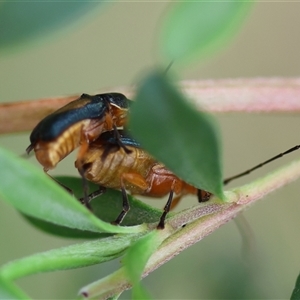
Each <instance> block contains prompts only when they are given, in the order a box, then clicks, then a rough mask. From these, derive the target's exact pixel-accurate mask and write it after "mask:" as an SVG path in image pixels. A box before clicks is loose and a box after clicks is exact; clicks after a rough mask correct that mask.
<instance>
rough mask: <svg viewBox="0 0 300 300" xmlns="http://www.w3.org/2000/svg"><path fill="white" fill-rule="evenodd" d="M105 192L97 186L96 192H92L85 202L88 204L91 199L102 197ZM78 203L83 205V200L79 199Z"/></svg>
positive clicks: (104, 189)
mask: <svg viewBox="0 0 300 300" xmlns="http://www.w3.org/2000/svg"><path fill="white" fill-rule="evenodd" d="M105 192H106V188H105V187H103V186H100V185H99V188H98V190H96V191H95V192H92V193H91V194H89V195H88V196H87V198H86V200H87V201H88V203H90V202H91V201H92V200H93V199H95V198H97V197H99V196H101V195H103V194H104V193H105ZM79 201H80V202H81V203H82V204H84V205H85V198H84V197H82V198H80V199H79Z"/></svg>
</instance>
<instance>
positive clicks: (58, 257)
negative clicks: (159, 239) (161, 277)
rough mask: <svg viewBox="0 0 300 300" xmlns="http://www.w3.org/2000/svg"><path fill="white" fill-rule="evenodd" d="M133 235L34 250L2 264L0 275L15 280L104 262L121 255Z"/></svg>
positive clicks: (132, 238) (134, 237)
mask: <svg viewBox="0 0 300 300" xmlns="http://www.w3.org/2000/svg"><path fill="white" fill-rule="evenodd" d="M136 238H137V237H136V235H129V234H128V235H121V236H118V237H108V238H106V239H102V240H99V241H92V242H85V243H82V244H76V245H71V246H68V247H64V248H59V249H54V250H50V251H47V252H43V253H38V254H34V255H32V256H28V257H25V258H22V259H18V260H16V261H13V262H10V263H8V264H6V265H4V266H3V267H2V268H1V269H0V276H2V277H3V278H5V279H6V280H14V279H17V278H20V277H24V276H27V275H30V274H36V273H40V272H49V271H57V270H65V269H74V268H79V267H85V266H89V265H94V264H99V263H103V262H106V261H109V260H112V259H115V258H117V257H119V256H121V255H122V254H123V253H124V250H125V249H126V248H128V247H129V246H130V244H131V243H132V241H133V240H134V239H136Z"/></svg>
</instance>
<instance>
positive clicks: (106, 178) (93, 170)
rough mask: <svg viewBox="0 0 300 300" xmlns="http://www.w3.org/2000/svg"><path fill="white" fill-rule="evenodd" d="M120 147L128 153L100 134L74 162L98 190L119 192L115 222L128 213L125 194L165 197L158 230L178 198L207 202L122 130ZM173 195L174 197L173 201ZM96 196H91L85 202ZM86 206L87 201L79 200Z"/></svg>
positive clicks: (112, 136) (202, 193)
mask: <svg viewBox="0 0 300 300" xmlns="http://www.w3.org/2000/svg"><path fill="white" fill-rule="evenodd" d="M118 133H119V134H118V136H119V138H120V140H121V142H122V144H123V145H125V146H126V148H128V149H129V150H130V152H129V153H126V151H124V148H122V147H120V145H119V142H118V140H117V139H116V136H115V134H114V133H113V132H112V131H108V132H104V133H102V134H101V135H100V137H99V138H98V139H97V140H96V141H94V142H93V143H91V144H90V145H89V147H88V149H87V151H86V152H85V153H84V155H83V156H82V157H81V160H80V161H78V160H77V161H76V162H75V166H76V168H78V170H79V173H80V174H81V175H82V176H83V177H84V178H85V179H87V180H89V181H91V182H93V183H96V184H98V185H99V186H100V187H101V188H100V190H99V194H101V193H103V188H112V189H120V190H121V191H122V198H123V210H122V212H121V213H120V214H119V216H118V217H117V218H116V220H115V222H114V223H115V224H120V223H121V222H122V220H123V219H124V217H125V215H126V214H127V212H128V211H129V208H130V207H129V202H128V197H127V194H126V191H129V192H130V193H131V194H135V195H145V196H149V197H155V198H159V197H163V196H166V195H169V198H168V201H167V204H166V205H165V207H164V213H163V214H162V216H161V218H160V221H159V224H158V228H164V223H165V218H166V215H167V213H168V212H169V210H170V209H171V208H172V207H174V206H175V205H176V204H177V203H178V202H179V200H180V199H181V198H182V196H184V195H186V194H195V195H197V197H198V200H199V202H204V201H207V200H209V198H210V196H211V194H210V193H208V192H206V191H203V190H200V189H198V188H196V187H194V186H192V185H190V184H188V183H186V182H185V181H183V180H182V179H180V178H178V177H177V176H176V175H175V174H174V173H172V172H171V171H170V170H168V169H167V168H166V167H165V166H164V165H163V164H161V163H160V162H158V161H157V160H156V159H155V158H153V157H152V156H150V155H149V154H148V153H147V152H146V151H144V150H143V149H142V148H141V147H140V144H139V143H138V142H137V141H136V140H134V139H132V138H131V137H130V136H128V134H126V133H125V132H124V131H123V130H119V131H118ZM174 193H175V194H176V195H177V196H176V197H175V198H174V199H173V195H174ZM96 196H97V193H93V194H92V196H91V197H88V201H90V200H92V199H93V198H94V197H96ZM82 202H85V203H87V201H86V200H85V201H82Z"/></svg>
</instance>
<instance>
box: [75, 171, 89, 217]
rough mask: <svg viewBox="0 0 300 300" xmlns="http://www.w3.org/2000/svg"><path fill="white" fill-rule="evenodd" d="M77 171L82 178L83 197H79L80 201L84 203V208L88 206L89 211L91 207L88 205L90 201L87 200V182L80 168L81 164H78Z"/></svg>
mask: <svg viewBox="0 0 300 300" xmlns="http://www.w3.org/2000/svg"><path fill="white" fill-rule="evenodd" d="M78 171H79V173H80V175H81V178H82V186H83V198H81V199H80V202H81V203H82V204H83V205H85V207H86V208H88V209H89V210H90V211H92V207H91V205H90V201H89V184H88V181H87V179H86V178H85V176H84V170H83V168H82V166H80V168H78Z"/></svg>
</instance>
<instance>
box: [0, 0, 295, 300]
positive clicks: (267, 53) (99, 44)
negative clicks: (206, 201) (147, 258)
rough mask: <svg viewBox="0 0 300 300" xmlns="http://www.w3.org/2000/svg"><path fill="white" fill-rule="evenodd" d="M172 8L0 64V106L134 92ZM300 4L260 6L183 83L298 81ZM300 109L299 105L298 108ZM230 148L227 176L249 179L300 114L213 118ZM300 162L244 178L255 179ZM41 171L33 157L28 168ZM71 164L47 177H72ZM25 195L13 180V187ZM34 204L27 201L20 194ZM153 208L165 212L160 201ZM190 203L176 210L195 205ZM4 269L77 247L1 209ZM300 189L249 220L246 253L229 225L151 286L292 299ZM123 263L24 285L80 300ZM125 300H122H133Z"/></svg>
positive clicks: (120, 12)
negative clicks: (114, 90)
mask: <svg viewBox="0 0 300 300" xmlns="http://www.w3.org/2000/svg"><path fill="white" fill-rule="evenodd" d="M169 5H170V4H168V3H154V2H153V3H135V2H133V3H128V2H126V3H125V2H123V3H122V2H119V3H117V2H114V3H112V4H110V5H106V6H103V7H101V6H100V7H99V9H98V10H94V11H93V12H92V13H91V14H89V15H88V16H86V17H85V18H83V20H81V22H79V23H78V24H77V25H75V26H74V28H73V30H70V29H68V30H67V31H65V32H64V33H63V34H59V35H58V37H50V38H49V39H44V40H43V41H42V42H39V43H37V44H36V45H33V46H32V47H26V48H24V49H22V50H21V51H19V52H16V53H14V54H11V55H7V54H5V55H4V54H1V56H0V101H1V102H10V101H18V100H27V99H39V98H43V97H49V96H60V95H69V94H81V93H83V92H86V93H90V94H92V93H94V92H96V91H98V90H101V89H104V88H108V87H116V86H124V85H125V86H126V85H132V84H134V83H135V82H136V81H137V80H138V79H139V78H140V76H141V75H142V74H143V73H144V72H146V71H147V70H148V69H149V68H152V67H154V66H156V65H158V64H159V59H158V56H157V53H156V43H157V39H156V38H157V33H158V31H159V26H160V20H161V18H162V17H163V15H164V13H165V12H166V10H167V9H168V6H169ZM299 28H300V3H287V2H282V3H275V2H272V3H271V2H264V3H258V4H256V5H255V6H254V8H253V10H252V13H251V15H250V17H249V18H248V19H247V22H246V23H245V25H244V27H243V28H242V30H241V31H240V33H239V35H238V36H237V37H236V38H235V39H234V40H233V42H232V43H230V44H229V45H227V47H225V48H224V49H223V50H222V51H220V52H218V53H216V54H215V55H214V56H212V57H210V58H208V59H207V60H206V61H202V62H201V63H199V64H194V65H193V66H192V67H191V68H190V69H188V70H187V71H185V72H184V73H182V74H180V75H181V76H182V79H210V78H238V77H239V78H240V77H274V76H283V77H292V76H299V70H300V60H299V53H300V38H299ZM299 101H300V99H299ZM217 118H218V120H219V122H220V125H221V129H222V134H223V145H224V168H225V172H224V174H225V175H226V176H229V175H233V174H235V173H237V172H240V171H243V170H245V169H247V168H249V167H251V166H253V165H255V164H257V163H259V162H261V161H263V160H265V159H267V158H269V157H271V156H273V155H275V154H277V153H279V152H282V151H284V150H286V149H288V148H290V147H292V146H294V145H296V144H298V143H300V141H299V135H298V132H297V128H298V127H299V125H300V119H299V117H298V116H297V115H292V114H289V115H284V114H278V115H268V114H261V115H257V114H255V115H246V114H226V115H217ZM28 135H29V133H24V134H14V135H10V136H1V137H0V144H1V146H3V147H5V148H7V149H10V150H12V151H14V152H16V153H18V154H23V153H24V151H25V148H26V147H27V146H28V144H29V141H28ZM299 155H300V154H299V153H297V152H296V153H294V154H292V155H290V156H289V157H286V158H284V159H281V160H280V161H278V162H276V163H273V164H272V165H271V166H269V167H266V168H264V169H262V170H260V171H257V172H256V173H255V174H252V175H251V176H248V177H247V178H244V179H241V180H239V182H234V183H233V184H232V186H233V185H239V184H242V183H245V182H248V181H250V180H251V179H254V178H257V177H258V176H261V175H263V174H265V173H267V172H268V171H270V170H272V169H274V168H276V167H277V166H280V165H282V164H283V163H284V162H287V161H290V160H292V159H293V157H294V158H298V157H299ZM30 160H31V161H32V162H33V163H36V162H35V159H34V158H31V159H30ZM73 161H74V155H73V156H71V157H68V159H66V160H64V161H63V162H62V163H61V164H60V165H59V167H58V168H57V169H56V170H55V171H54V172H51V174H76V171H75V170H74V167H73ZM16 186H17V182H16ZM24 201H26V195H24ZM149 203H152V204H153V205H156V206H158V207H163V205H164V201H157V200H154V201H153V200H150V201H149ZM195 203H196V199H194V198H191V199H186V200H185V201H183V203H182V204H181V206H180V208H179V209H181V208H183V207H186V206H189V205H193V204H195ZM0 210H1V217H0V228H1V229H0V245H1V247H0V249H1V250H0V263H1V264H3V263H5V262H7V261H9V260H12V259H16V258H20V257H23V256H27V255H30V254H33V253H36V252H40V251H45V250H48V249H52V248H56V247H60V246H64V245H68V244H72V243H74V242H76V241H74V240H64V239H61V238H57V237H53V236H50V235H47V234H44V233H43V232H40V231H38V230H36V229H35V228H33V227H32V226H31V225H29V224H28V223H27V222H26V221H24V220H23V218H22V217H21V216H20V215H19V214H18V213H17V212H16V211H15V210H14V209H13V208H12V207H10V206H8V205H6V203H4V202H0ZM299 212H300V187H299V183H298V182H295V183H294V184H291V185H289V186H287V187H285V188H284V189H282V190H280V191H278V192H276V193H273V194H271V195H270V196H268V197H267V199H265V200H264V201H261V202H260V203H258V204H256V205H255V206H254V207H252V208H251V209H249V210H247V211H246V212H245V213H244V216H245V218H246V219H247V221H248V223H249V225H250V227H251V230H252V231H253V234H254V239H248V241H250V242H252V245H253V247H252V248H251V249H250V248H248V250H250V251H247V254H248V256H245V255H244V254H246V252H245V251H242V236H241V235H240V233H239V232H238V230H237V226H236V224H235V223H234V222H230V223H228V224H227V225H226V226H223V227H222V228H220V229H219V230H218V231H216V232H215V233H213V234H212V235H210V236H208V237H207V238H205V239H204V240H203V241H201V242H200V243H198V244H196V245H194V246H193V247H191V248H190V249H188V250H187V251H185V252H184V253H181V254H180V255H179V256H177V257H176V258H175V259H173V260H172V261H170V262H168V263H167V264H166V265H164V266H163V267H161V268H160V269H158V270H156V271H155V272H154V273H153V274H151V275H150V276H148V277H147V278H146V279H145V280H144V285H145V286H146V287H147V288H148V290H149V291H150V292H151V293H152V295H153V296H154V298H156V299H189V298H190V299H204V298H206V299H207V298H210V299H220V298H222V299H225V298H226V299H246V298H247V299H250V298H252V299H255V298H256V299H258V298H260V299H275V298H276V299H287V298H289V297H290V294H291V292H292V289H293V286H294V282H295V280H296V277H297V275H298V273H299V271H300V256H299V253H300V238H299V230H298V228H299ZM118 265H119V262H118V261H117V262H110V263H106V264H102V265H99V266H94V267H89V268H85V269H78V270H71V271H61V272H56V273H49V274H41V275H34V276H31V277H28V278H25V279H22V280H19V281H18V284H20V286H21V287H22V288H24V289H25V291H26V292H28V294H29V295H31V296H32V297H33V298H38V299H46V298H48V299H49V298H53V299H54V298H56V299H58V298H60V299H67V298H69V299H73V298H74V297H75V295H76V294H77V292H78V290H79V288H80V287H81V286H83V285H85V284H87V283H89V282H91V281H93V280H96V279H98V278H100V277H102V276H105V275H107V274H109V273H110V272H111V271H112V270H115V269H116V268H117V267H118ZM129 295H130V294H129V293H125V294H124V295H123V296H122V297H123V299H125V298H128V297H129Z"/></svg>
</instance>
